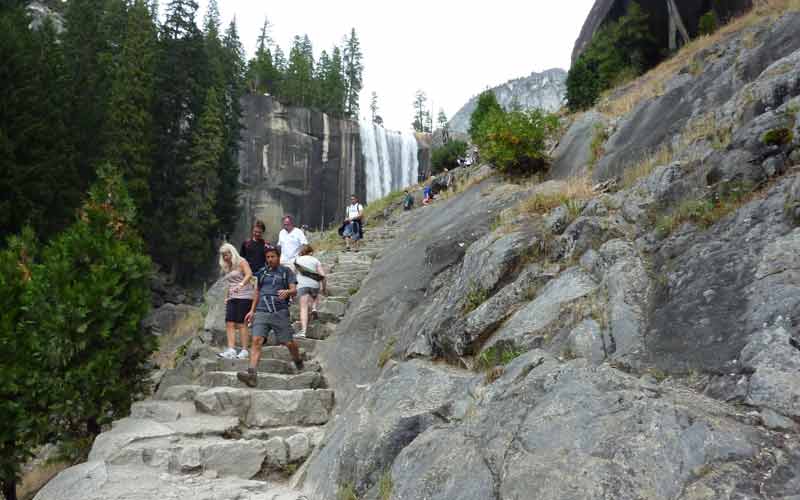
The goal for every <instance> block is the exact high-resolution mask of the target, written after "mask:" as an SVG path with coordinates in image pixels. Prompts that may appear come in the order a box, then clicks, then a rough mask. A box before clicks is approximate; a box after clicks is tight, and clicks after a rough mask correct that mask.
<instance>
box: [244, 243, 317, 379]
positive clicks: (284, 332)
mask: <svg viewBox="0 0 800 500" xmlns="http://www.w3.org/2000/svg"><path fill="white" fill-rule="evenodd" d="M264 253H265V255H266V260H267V265H266V266H264V267H262V268H261V269H259V270H258V272H256V279H257V283H258V289H257V290H256V291H255V293H254V294H253V297H252V302H251V304H250V312H248V313H247V316H246V317H245V321H246V322H247V323H248V324H252V325H253V326H252V329H253V352H251V353H250V367H249V368H248V369H247V371H246V372H239V373H237V374H236V377H237V378H238V379H239V380H240V381H242V382H243V383H244V384H246V385H247V386H249V387H256V386H257V385H258V373H257V370H258V362H259V360H260V359H261V346H263V345H264V339H265V338H266V336H267V334H268V333H269V332H270V330H272V331H273V332H274V334H275V339H276V341H277V343H278V344H280V345H284V346H286V347H287V348H288V349H289V352H290V353H291V355H292V360H293V361H294V366H295V368H297V370H298V371H300V370H302V369H303V360H302V359H301V358H300V349H299V348H298V347H297V344H296V343H295V341H294V330H293V329H292V325H291V322H290V321H289V298H290V297H293V296H295V295H297V278H296V277H295V275H294V272H292V270H291V269H289V268H288V267H286V266H283V265H281V264H280V260H281V252H280V250H279V249H278V248H276V247H273V246H271V245H267V246H266V247H264Z"/></svg>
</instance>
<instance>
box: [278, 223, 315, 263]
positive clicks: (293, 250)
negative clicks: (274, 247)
mask: <svg viewBox="0 0 800 500" xmlns="http://www.w3.org/2000/svg"><path fill="white" fill-rule="evenodd" d="M278 245H280V247H281V262H292V261H293V260H294V258H295V257H297V253H298V252H299V251H300V247H301V246H303V245H308V240H307V239H306V235H305V234H304V233H303V231H302V230H301V229H300V228H297V227H296V228H294V229H292V232H291V233H290V232H287V231H286V229H281V232H280V233H278Z"/></svg>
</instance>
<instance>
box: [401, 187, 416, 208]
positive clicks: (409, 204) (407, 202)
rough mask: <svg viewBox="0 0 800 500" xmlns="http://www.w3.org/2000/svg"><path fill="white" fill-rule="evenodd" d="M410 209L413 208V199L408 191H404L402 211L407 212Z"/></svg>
mask: <svg viewBox="0 0 800 500" xmlns="http://www.w3.org/2000/svg"><path fill="white" fill-rule="evenodd" d="M412 208H414V197H413V196H411V193H409V192H408V189H406V194H405V196H404V197H403V210H406V211H408V210H411V209H412Z"/></svg>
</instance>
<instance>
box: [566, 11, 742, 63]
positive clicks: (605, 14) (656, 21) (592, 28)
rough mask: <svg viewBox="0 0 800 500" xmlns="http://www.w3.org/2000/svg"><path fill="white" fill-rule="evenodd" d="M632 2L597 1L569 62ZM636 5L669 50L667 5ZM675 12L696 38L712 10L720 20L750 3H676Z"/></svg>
mask: <svg viewBox="0 0 800 500" xmlns="http://www.w3.org/2000/svg"><path fill="white" fill-rule="evenodd" d="M632 1H633V0H597V1H596V2H595V4H594V6H592V10H591V11H590V12H589V16H588V17H587V18H586V21H584V24H583V28H581V33H580V35H579V36H578V39H577V40H576V41H575V47H574V48H573V49H572V62H575V59H577V58H578V56H580V55H581V53H582V52H583V50H584V49H585V48H586V46H587V45H588V44H589V42H590V41H591V40H592V37H593V36H594V34H595V33H596V32H597V30H598V29H600V27H601V26H602V25H603V24H606V23H608V22H611V21H614V20H616V19H619V18H620V17H622V16H623V15H625V12H626V11H627V10H628V5H629V4H630V3H631V2H632ZM637 3H638V4H639V5H640V6H641V7H642V9H643V10H644V11H645V12H647V13H648V14H649V16H650V29H651V33H653V35H654V36H655V37H656V40H658V44H659V46H660V47H663V48H664V49H665V50H666V48H667V47H668V36H669V34H668V32H667V31H668V19H669V16H668V15H667V2H666V1H665V0H638V1H637ZM675 3H676V4H677V5H678V10H680V12H681V18H682V19H683V22H684V24H686V29H687V30H689V34H690V35H691V36H695V35H696V34H697V24H698V21H699V20H700V16H702V15H703V14H705V13H706V12H708V11H709V10H712V9H714V11H715V12H716V13H717V16H718V17H719V18H720V19H722V20H727V19H729V18H730V17H732V16H734V15H736V14H738V13H741V12H743V11H745V10H747V9H749V8H750V7H751V6H752V1H751V0H699V1H698V0H676V2H675Z"/></svg>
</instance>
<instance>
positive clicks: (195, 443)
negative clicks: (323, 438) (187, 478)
mask: <svg viewBox="0 0 800 500" xmlns="http://www.w3.org/2000/svg"><path fill="white" fill-rule="evenodd" d="M287 454H288V453H287V452H286V450H285V442H283V440H281V439H280V438H275V439H274V441H263V440H260V439H235V440H234V439H225V438H223V437H216V436H215V437H201V438H178V439H175V438H174V437H173V438H170V437H167V438H154V439H146V440H141V441H136V442H134V443H131V444H129V445H127V446H125V447H124V448H121V449H119V450H118V451H117V452H116V453H113V454H112V455H111V456H109V457H108V458H107V459H106V463H108V464H110V465H118V466H121V465H126V466H148V467H153V468H156V469H158V470H160V471H163V472H168V473H171V474H196V473H199V472H203V473H215V474H216V475H217V476H218V477H220V478H230V477H239V478H242V479H250V478H252V477H254V476H256V475H257V474H259V473H260V472H261V469H262V467H263V465H264V463H265V461H266V462H270V461H272V460H274V461H276V462H277V461H278V460H282V461H284V462H286V459H285V458H283V457H284V455H287Z"/></svg>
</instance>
